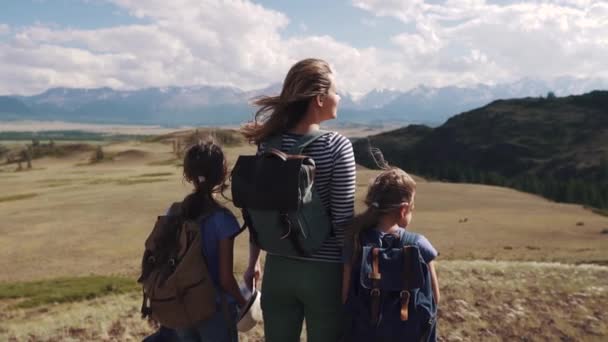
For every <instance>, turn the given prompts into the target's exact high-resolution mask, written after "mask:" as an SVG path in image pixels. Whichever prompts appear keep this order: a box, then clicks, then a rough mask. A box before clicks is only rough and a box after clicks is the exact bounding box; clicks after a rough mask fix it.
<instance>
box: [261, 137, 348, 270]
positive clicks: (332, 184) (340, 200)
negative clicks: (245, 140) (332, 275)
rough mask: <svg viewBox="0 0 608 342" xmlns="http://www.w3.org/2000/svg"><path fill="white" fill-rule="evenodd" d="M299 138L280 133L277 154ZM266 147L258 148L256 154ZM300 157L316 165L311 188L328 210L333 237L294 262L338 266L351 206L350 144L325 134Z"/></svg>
mask: <svg viewBox="0 0 608 342" xmlns="http://www.w3.org/2000/svg"><path fill="white" fill-rule="evenodd" d="M301 137H302V135H299V134H294V133H283V135H282V145H281V150H282V151H283V152H287V151H289V149H291V148H292V147H293V146H294V145H295V143H296V142H297V141H298V139H299V138H301ZM264 149H266V144H265V143H262V144H261V145H260V150H264ZM302 154H303V155H306V156H308V157H311V158H312V159H313V160H314V161H315V164H316V173H315V187H316V189H317V193H318V194H319V197H321V202H323V205H324V206H325V208H327V209H328V212H329V215H330V218H331V220H332V223H333V227H334V233H335V236H330V237H328V238H327V239H326V240H325V242H324V243H323V245H322V246H321V248H320V249H319V250H318V251H316V252H315V253H314V254H313V255H311V256H310V257H297V259H303V260H314V261H328V262H342V244H343V242H344V227H345V225H346V224H348V223H349V222H350V220H351V219H352V217H353V214H354V206H355V156H354V154H353V145H352V144H351V142H350V140H348V139H347V138H346V137H344V136H342V135H341V134H339V133H337V132H328V133H326V134H324V135H323V136H321V137H320V138H318V139H317V140H315V141H314V142H312V143H311V144H310V145H308V146H306V147H305V148H304V151H302Z"/></svg>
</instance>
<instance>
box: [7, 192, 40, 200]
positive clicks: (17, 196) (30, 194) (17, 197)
mask: <svg viewBox="0 0 608 342" xmlns="http://www.w3.org/2000/svg"><path fill="white" fill-rule="evenodd" d="M36 196H38V194H36V193H29V194H20V195H10V196H3V197H0V202H11V201H19V200H24V199H28V198H32V197H36Z"/></svg>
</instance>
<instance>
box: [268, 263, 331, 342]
mask: <svg viewBox="0 0 608 342" xmlns="http://www.w3.org/2000/svg"><path fill="white" fill-rule="evenodd" d="M341 287H342V264H338V263H328V262H319V261H302V260H296V259H290V258H285V257H281V256H276V255H268V256H267V257H266V264H265V267H264V279H263V284H262V303H261V304H262V312H263V316H264V334H265V335H266V336H265V337H266V342H300V334H301V332H302V321H303V320H304V319H306V333H307V335H308V341H309V342H336V341H339V340H340V338H341V336H342V301H341V295H340V293H341Z"/></svg>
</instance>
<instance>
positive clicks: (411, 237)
mask: <svg viewBox="0 0 608 342" xmlns="http://www.w3.org/2000/svg"><path fill="white" fill-rule="evenodd" d="M419 239H420V235H419V234H416V233H412V232H408V231H407V230H404V231H402V232H400V233H399V240H400V241H401V246H402V247H405V246H416V244H417V243H418V240H419Z"/></svg>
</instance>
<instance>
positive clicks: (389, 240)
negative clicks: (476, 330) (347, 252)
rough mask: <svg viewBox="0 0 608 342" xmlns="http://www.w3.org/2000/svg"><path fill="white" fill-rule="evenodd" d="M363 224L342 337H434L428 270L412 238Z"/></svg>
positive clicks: (354, 341) (364, 340)
mask: <svg viewBox="0 0 608 342" xmlns="http://www.w3.org/2000/svg"><path fill="white" fill-rule="evenodd" d="M419 237H420V235H418V234H415V233H411V232H407V231H400V233H399V236H396V235H391V234H386V235H385V236H384V237H382V238H380V234H379V233H378V232H376V231H374V230H367V231H364V232H362V233H361V234H360V236H359V246H360V247H361V248H360V252H359V253H357V255H356V256H355V257H354V259H353V263H352V267H353V268H352V273H351V284H350V290H349V291H350V292H349V295H348V300H347V302H346V304H345V309H346V311H347V317H348V319H347V326H346V329H345V332H346V334H347V336H346V338H345V342H359V341H361V342H371V341H373V342H392V341H395V342H397V341H399V342H402V341H424V342H427V341H436V315H437V306H436V304H435V300H434V299H433V289H432V285H431V274H430V271H429V268H428V265H427V264H426V262H425V261H424V260H423V258H422V256H421V254H420V250H419V249H418V247H417V244H416V243H417V241H418V239H419Z"/></svg>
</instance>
